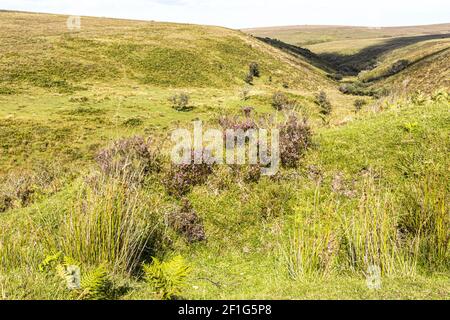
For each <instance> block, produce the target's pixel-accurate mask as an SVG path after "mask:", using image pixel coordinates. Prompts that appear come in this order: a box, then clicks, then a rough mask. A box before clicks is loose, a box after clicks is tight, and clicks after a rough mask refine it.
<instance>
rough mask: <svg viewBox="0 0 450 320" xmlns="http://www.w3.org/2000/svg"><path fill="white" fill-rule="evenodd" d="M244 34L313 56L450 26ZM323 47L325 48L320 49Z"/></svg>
mask: <svg viewBox="0 0 450 320" xmlns="http://www.w3.org/2000/svg"><path fill="white" fill-rule="evenodd" d="M243 31H245V32H247V33H249V34H252V35H255V36H258V37H269V38H275V39H280V40H281V41H284V42H286V43H290V44H294V45H298V46H302V47H308V48H310V49H311V50H312V51H315V52H316V51H317V52H336V51H337V50H336V49H339V48H340V49H342V50H350V49H348V45H349V41H352V43H351V44H350V45H351V47H363V46H365V45H367V43H374V42H378V41H380V40H381V39H388V38H395V37H407V36H416V35H428V34H440V33H442V34H445V33H449V32H450V25H449V24H437V25H425V26H410V27H384V28H378V27H352V26H314V25H311V26H288V27H268V28H255V29H244V30H243ZM359 40H361V45H359V43H360V42H359ZM340 41H342V42H340ZM327 42H334V47H333V45H332V44H330V45H327V44H326V43H327ZM322 43H323V44H324V47H322V45H321V44H322ZM319 48H320V49H319ZM314 49H315V50H314ZM321 50H322V51H321Z"/></svg>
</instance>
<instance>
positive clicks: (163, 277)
mask: <svg viewBox="0 0 450 320" xmlns="http://www.w3.org/2000/svg"><path fill="white" fill-rule="evenodd" d="M143 268H144V273H145V280H146V282H147V283H149V284H150V285H151V286H153V288H154V289H155V290H156V291H157V292H158V294H160V295H161V297H162V299H164V300H170V299H172V298H173V296H176V295H178V294H179V293H180V292H181V289H182V286H183V285H184V283H185V280H186V278H187V276H188V275H189V273H190V267H189V266H188V265H187V263H186V261H185V260H184V258H183V257H182V256H176V257H174V258H172V259H171V260H169V261H166V262H162V261H160V260H159V259H157V258H153V263H152V264H151V265H148V264H144V266H143Z"/></svg>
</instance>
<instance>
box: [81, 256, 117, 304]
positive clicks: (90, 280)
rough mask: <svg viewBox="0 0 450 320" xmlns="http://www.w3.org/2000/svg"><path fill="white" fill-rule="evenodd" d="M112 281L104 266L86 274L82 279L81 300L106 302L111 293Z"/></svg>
mask: <svg viewBox="0 0 450 320" xmlns="http://www.w3.org/2000/svg"><path fill="white" fill-rule="evenodd" d="M111 287H112V283H111V279H110V277H109V274H108V271H107V270H106V268H105V266H104V265H101V266H99V267H98V268H96V269H94V270H92V271H91V272H88V273H86V274H84V275H83V276H82V278H81V289H82V293H81V295H80V298H81V299H86V300H106V299H108V298H109V296H110V292H111Z"/></svg>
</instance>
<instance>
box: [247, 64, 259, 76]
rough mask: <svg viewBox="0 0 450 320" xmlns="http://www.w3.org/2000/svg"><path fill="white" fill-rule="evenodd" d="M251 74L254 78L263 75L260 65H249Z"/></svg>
mask: <svg viewBox="0 0 450 320" xmlns="http://www.w3.org/2000/svg"><path fill="white" fill-rule="evenodd" d="M248 68H249V74H251V75H252V76H253V77H257V78H258V77H259V76H260V75H261V72H260V70H259V64H258V63H257V62H252V63H250V65H249V67H248Z"/></svg>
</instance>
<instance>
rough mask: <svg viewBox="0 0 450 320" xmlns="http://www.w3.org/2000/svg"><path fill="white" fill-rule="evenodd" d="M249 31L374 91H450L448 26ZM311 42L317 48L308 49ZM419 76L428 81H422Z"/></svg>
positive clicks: (266, 29) (293, 28)
mask: <svg viewBox="0 0 450 320" xmlns="http://www.w3.org/2000/svg"><path fill="white" fill-rule="evenodd" d="M245 31H246V32H248V33H250V34H253V35H255V36H257V37H261V38H270V39H279V40H281V42H280V43H278V47H284V49H285V50H286V51H288V52H289V51H291V52H292V51H294V52H295V51H300V50H305V49H306V50H309V51H310V54H309V55H310V56H311V55H312V57H313V59H310V60H311V61H312V62H315V63H314V64H315V65H316V66H318V67H321V64H320V60H322V69H324V70H326V71H327V72H332V71H330V70H332V69H334V72H336V73H338V74H342V75H344V76H358V80H360V81H362V82H365V83H368V84H369V85H371V86H372V88H378V89H379V88H388V89H389V90H390V91H391V92H392V93H393V92H396V93H404V92H406V93H411V92H414V91H417V90H421V91H424V92H428V93H429V92H431V91H433V90H434V88H436V87H448V86H449V82H448V81H449V70H450V67H448V65H449V63H448V62H449V59H448V54H449V50H450V25H448V24H440V25H431V26H417V27H395V28H394V27H393V28H362V27H326V26H317V27H316V26H299V27H295V26H293V27H280V28H262V29H249V30H245ZM310 37H313V38H315V39H316V40H317V39H319V40H317V41H319V42H317V43H309V42H308V39H309V38H310ZM283 43H285V44H283ZM303 55H304V56H305V57H308V54H306V55H305V54H303ZM318 61H319V63H318ZM420 74H422V75H425V76H422V77H420V76H419V77H418V75H420ZM346 80H348V79H346ZM350 80H351V81H354V79H350ZM378 80H382V81H378Z"/></svg>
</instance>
